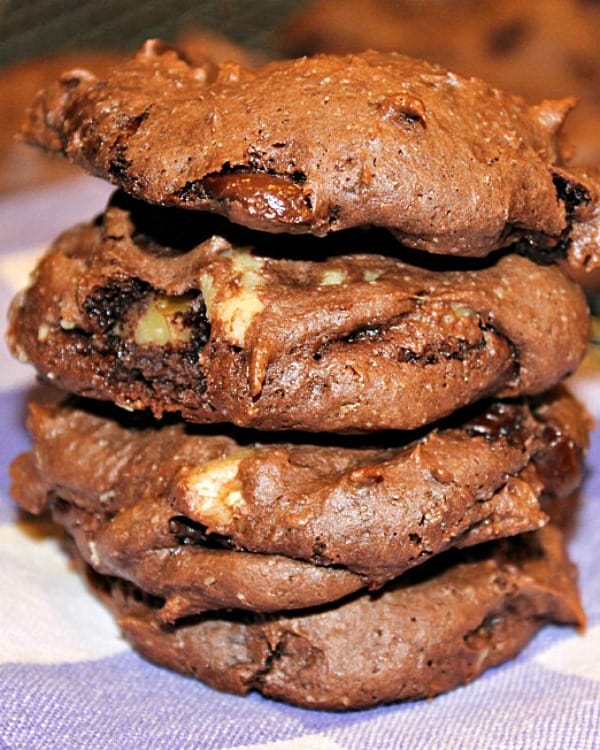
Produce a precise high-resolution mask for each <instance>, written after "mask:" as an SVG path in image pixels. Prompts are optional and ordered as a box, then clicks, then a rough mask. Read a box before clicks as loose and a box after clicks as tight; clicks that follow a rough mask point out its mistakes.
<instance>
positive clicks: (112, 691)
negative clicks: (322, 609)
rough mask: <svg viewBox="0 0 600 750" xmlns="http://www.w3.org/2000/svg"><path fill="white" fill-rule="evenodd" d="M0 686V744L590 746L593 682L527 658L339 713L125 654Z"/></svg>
mask: <svg viewBox="0 0 600 750" xmlns="http://www.w3.org/2000/svg"><path fill="white" fill-rule="evenodd" d="M0 680H1V683H2V693H3V695H4V700H3V702H4V704H5V705H7V704H8V705H12V706H13V707H14V711H13V712H12V713H11V712H9V713H5V714H3V717H2V718H0V729H1V732H0V734H1V736H3V737H4V738H5V740H6V741H7V742H8V743H9V747H11V748H17V747H18V748H37V747H40V748H41V747H43V748H44V749H45V750H55V749H56V750H59V748H60V750H63V748H79V747H92V746H93V747H94V748H96V749H97V750H100V749H101V748H116V747H118V748H120V750H129V748H131V750H133V749H134V748H135V749H136V750H137V749H138V748H139V749H143V748H158V749H160V748H183V747H199V748H200V747H201V748H215V749H217V748H233V747H236V746H239V745H248V744H260V743H266V742H268V741H277V740H278V741H282V740H291V739H293V738H298V737H303V736H307V735H313V734H317V733H324V732H326V733H327V734H328V736H329V737H330V738H331V739H334V740H335V742H336V743H338V744H339V746H340V747H342V748H358V747H360V748H378V749H380V748H386V747H390V748H391V747H401V748H404V747H406V748H411V750H416V749H417V748H431V747H434V746H435V745H436V744H437V743H438V742H440V741H442V740H443V742H442V746H443V747H444V748H459V747H460V748H464V750H468V749H469V748H472V749H473V750H475V749H476V750H487V749H489V750H492V749H494V750H496V748H525V747H527V748H544V749H545V750H550V749H551V748H556V749H557V750H558V749H559V748H560V750H563V748H578V749H581V750H582V749H583V748H586V747H589V748H590V749H591V748H592V747H594V745H593V740H594V737H595V738H596V739H600V737H599V735H598V734H597V732H596V733H595V731H594V727H595V726H596V730H597V724H595V718H597V716H596V714H595V711H596V708H595V707H596V706H597V701H598V698H599V697H600V696H599V692H600V687H599V685H598V684H597V683H594V682H592V681H590V680H585V679H582V678H578V677H571V676H568V675H566V676H565V675H558V674H554V673H553V672H551V671H550V670H547V669H545V668H543V667H541V666H539V665H537V664H535V663H532V662H531V661H529V660H528V659H520V660H519V662H518V663H513V664H512V665H509V666H506V667H500V668H498V669H495V670H492V671H490V672H488V673H487V674H486V675H484V676H483V677H482V678H480V679H479V680H478V682H477V683H476V684H475V685H471V686H468V687H466V688H461V689H458V690H455V691H454V692H452V693H449V694H447V695H443V696H438V697H437V698H435V699H434V700H432V701H429V702H419V703H409V704H404V705H397V706H388V707H382V708H379V709H374V710H371V711H358V712H353V713H348V714H340V713H334V712H331V713H330V712H316V711H308V710H304V709H298V708H293V707H290V706H285V705H283V704H277V703H273V702H271V701H268V700H266V699H263V698H261V697H260V696H257V695H252V696H250V697H246V698H239V697H236V696H230V695H225V694H221V693H218V692H216V691H214V690H210V689H208V688H206V687H204V686H202V685H200V684H199V683H196V682H194V681H192V680H189V679H186V678H182V677H179V676H178V675H174V674H172V673H170V672H167V671H166V670H162V669H158V668H156V667H154V666H153V665H151V664H147V663H145V662H143V661H142V660H141V659H139V658H138V657H137V656H135V655H133V654H125V655H122V656H118V657H113V658H109V659H104V660H99V661H95V662H88V663H82V664H66V665H56V666H44V667H41V666H18V665H15V666H3V667H0ZM595 701H596V703H595ZM50 727H51V728H52V731H51V733H50V732H48V731H47V730H48V728H50ZM92 738H93V742H92V741H91V740H92ZM561 743H562V744H561Z"/></svg>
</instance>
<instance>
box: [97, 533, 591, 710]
mask: <svg viewBox="0 0 600 750" xmlns="http://www.w3.org/2000/svg"><path fill="white" fill-rule="evenodd" d="M90 581H91V582H92V586H93V587H94V588H95V590H96V592H97V593H98V594H99V595H100V597H101V598H102V599H103V600H104V601H105V602H106V603H107V604H108V606H109V607H111V608H112V609H113V611H114V612H115V614H116V617H117V620H118V623H119V625H120V627H121V630H122V631H123V633H124V635H125V636H126V638H127V639H128V640H129V641H130V642H131V643H132V644H133V646H134V647H135V648H137V649H138V650H139V651H140V652H141V653H142V654H143V655H144V656H145V657H147V658H148V659H151V660H152V661H155V662H157V663H158V664H162V665H164V666H167V667H170V668H171V669H175V670H177V671H179V672H183V673H184V674H188V675H193V676H194V677H196V678H198V679H200V680H202V681H204V682H206V683H208V684H209V685H211V686H213V687H216V688H218V689H220V690H226V691H229V692H233V693H241V694H244V693H247V692H249V691H250V690H258V691H260V692H261V693H263V694H264V695H267V696H271V697H273V698H276V699H278V700H283V701H287V702H290V703H295V704H298V705H300V706H306V707H308V708H325V709H350V708H364V707H367V706H372V705H375V704H377V703H388V702H392V701H398V700H406V699H415V698H421V697H429V696H433V695H436V694H438V693H441V692H444V691H446V690H450V689H451V688H453V687H456V686H458V685H462V684H465V683H467V682H470V681H471V680H473V679H474V678H475V677H477V675H479V674H481V673H482V672H483V671H484V670H486V669H488V668H489V667H493V666H496V665H497V664H500V663H501V662H503V661H506V660H507V659H510V658H512V657H514V656H516V654H517V653H518V652H519V651H520V650H521V649H522V648H523V647H524V646H525V644H526V643H527V642H528V641H529V639H530V638H531V637H532V636H533V635H534V634H535V633H536V632H537V631H538V630H539V629H540V628H541V627H542V626H543V625H544V624H545V623H548V622H556V623H564V624H572V625H582V624H583V622H584V619H585V617H584V614H583V611H582V609H581V604H580V601H579V596H578V593H577V588H576V584H575V571H574V566H573V565H572V564H571V563H570V562H569V560H568V558H567V557H566V554H565V552H564V549H563V543H562V536H561V533H560V531H558V529H556V528H555V527H552V526H547V527H546V528H544V529H542V530H541V531H539V532H535V533H534V534H528V535H522V536H519V537H513V538H512V539H510V540H506V541H503V542H499V543H498V542H497V543H492V544H490V545H480V546H479V547H477V548H472V549H471V550H468V551H464V550H463V551H462V552H461V553H459V554H456V555H455V556H450V557H449V556H447V555H444V556H441V557H438V558H436V559H435V560H433V561H431V563H428V564H427V566H423V567H422V568H419V569H418V570H416V571H415V572H414V574H409V575H408V576H406V577H403V578H402V579H400V581H397V582H395V583H393V584H391V585H389V586H388V587H387V588H386V589H384V590H383V591H382V592H378V593H377V594H376V595H371V594H365V593H363V594H362V595H358V596H354V597H352V598H349V599H346V600H344V601H342V602H341V603H339V604H337V605H333V606H330V607H325V608H321V609H315V610H312V611H311V610H308V611H306V612H304V613H302V612H299V613H289V614H276V615H266V616H265V615H260V616H256V615H248V614H247V613H245V614H240V613H236V612H233V613H231V614H225V613H219V614H214V615H213V614H208V615H201V616H199V617H197V618H189V619H186V620H183V621H180V622H179V623H176V624H175V625H171V626H169V625H165V624H164V623H163V622H162V621H161V619H160V616H159V614H158V613H159V612H160V601H156V600H153V599H152V598H148V597H145V596H144V594H143V592H140V591H136V590H132V589H131V586H130V585H128V584H125V583H123V582H122V581H119V580H118V579H114V578H112V579H111V578H108V577H100V576H97V575H94V574H93V573H90Z"/></svg>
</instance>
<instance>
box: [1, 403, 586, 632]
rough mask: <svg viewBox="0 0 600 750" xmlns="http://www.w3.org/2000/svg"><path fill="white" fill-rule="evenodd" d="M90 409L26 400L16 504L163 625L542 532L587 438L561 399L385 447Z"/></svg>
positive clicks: (309, 598)
mask: <svg viewBox="0 0 600 750" xmlns="http://www.w3.org/2000/svg"><path fill="white" fill-rule="evenodd" d="M94 408H96V409H97V408H98V407H97V405H93V404H88V405H87V407H84V406H82V405H77V404H68V403H67V404H64V405H61V406H42V405H37V406H36V405H33V406H32V407H31V411H30V417H29V429H30V432H31V434H32V438H33V450H32V451H31V453H28V454H24V455H23V456H21V457H20V458H19V459H17V460H16V461H15V463H14V465H13V469H12V475H13V488H14V489H13V494H14V495H15V497H16V498H17V500H18V501H19V503H20V504H21V506H22V507H24V508H25V509H26V510H29V511H31V512H35V513H40V512H42V511H45V510H47V509H51V510H52V514H53V516H54V518H55V520H56V521H57V522H58V523H59V524H60V525H62V526H64V527H65V528H66V529H67V530H68V532H69V533H70V534H71V535H72V536H73V537H74V539H75V542H76V544H77V547H78V548H79V552H80V553H81V555H82V556H83V557H84V559H85V560H86V561H87V562H88V563H89V564H91V565H92V566H93V567H94V569H95V570H97V571H98V572H100V573H103V574H108V575H114V576H118V577H120V578H125V579H127V580H129V581H131V582H133V583H135V584H136V585H138V586H139V587H140V588H142V589H143V590H144V591H146V592H148V593H150V594H153V595H155V596H160V597H162V598H163V599H165V600H166V604H165V606H164V607H163V609H162V610H161V616H163V617H165V618H168V619H170V620H174V619H177V618H180V617H182V616H184V615H185V616H187V615H191V614H197V613H199V612H202V611H203V610H207V609H222V608H240V609H250V610H256V611H277V610H285V609H299V608H302V607H309V606H313V605H316V604H322V603H327V602H330V601H333V600H335V599H339V598H341V597H343V596H344V595H346V594H348V593H350V592H352V591H356V590H358V589H360V588H363V587H366V586H369V587H370V588H375V587H378V586H380V585H382V584H383V583H385V582H386V581H388V580H390V579H392V578H395V577H396V576H398V575H400V574H401V573H403V572H404V571H406V570H407V569H409V568H412V567H414V566H417V565H420V564H421V563H423V562H424V561H426V560H428V559H429V558H431V557H433V556H435V555H437V554H439V553H440V552H442V551H444V550H446V549H448V548H450V547H454V546H458V547H465V546H471V545H474V544H478V543H481V542H486V541H489V540H492V539H496V538H499V537H503V536H510V535H514V534H518V533H521V532H524V531H530V530H532V529H537V528H539V527H540V526H542V525H543V524H544V523H545V522H546V521H547V517H546V515H545V513H544V511H543V510H542V508H541V507H540V503H543V502H544V501H551V500H554V501H556V500H564V499H565V498H566V497H567V496H568V495H569V494H570V493H571V492H572V491H573V490H574V489H575V488H576V487H577V485H578V484H579V481H580V478H581V473H582V462H583V455H584V453H585V451H586V448H587V441H588V429H589V422H588V418H587V416H586V414H585V412H584V410H583V409H582V407H580V406H579V404H578V403H577V402H576V401H575V400H574V399H573V398H572V397H571V396H570V395H569V394H568V393H567V392H566V391H564V390H560V389H559V390H557V391H555V392H553V393H550V394H548V395H546V396H545V397H544V398H542V399H541V400H539V401H536V402H535V403H533V404H531V405H529V404H527V403H521V402H515V403H502V402H494V403H492V404H490V405H488V406H487V407H483V406H482V407H478V408H477V409H476V410H475V411H474V412H473V413H471V414H470V415H468V416H463V417H462V421H461V420H459V419H456V418H455V419H454V421H452V422H450V423H448V424H447V425H445V426H444V427H443V428H438V429H434V430H431V431H429V432H426V433H425V434H424V435H423V436H421V437H420V438H419V439H415V437H414V436H409V437H406V436H404V439H402V437H401V436H398V435H395V436H393V435H387V436H386V438H387V447H354V446H353V445H348V444H345V445H344V444H342V445H337V446H335V445H328V446H323V445H309V444H306V443H302V442H293V443H290V442H285V441H284V439H281V438H279V439H278V437H277V435H275V436H270V438H271V439H270V442H268V443H267V442H261V443H245V444H242V443H240V441H239V439H238V440H234V439H233V438H232V437H226V436H217V435H206V434H202V433H199V432H198V431H197V430H194V428H192V427H190V426H186V425H184V424H182V423H181V422H177V423H175V424H165V425H162V426H161V427H158V426H157V425H156V423H154V422H151V423H150V424H149V423H148V420H146V421H145V422H144V421H143V420H142V419H141V417H140V416H139V415H134V416H127V415H123V413H122V412H119V411H118V410H113V411H114V413H113V414H112V416H107V415H104V414H102V413H101V412H100V413H99V412H94V411H93V410H92V409H94ZM115 413H116V415H117V417H120V418H116V417H115ZM346 442H348V441H346ZM350 442H352V441H350ZM382 442H384V441H382Z"/></svg>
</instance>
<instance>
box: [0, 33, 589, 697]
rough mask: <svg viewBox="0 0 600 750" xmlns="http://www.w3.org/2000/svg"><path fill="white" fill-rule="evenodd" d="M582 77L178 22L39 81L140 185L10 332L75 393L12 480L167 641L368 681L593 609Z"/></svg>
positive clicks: (507, 651) (238, 667) (37, 427)
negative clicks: (574, 95)
mask: <svg viewBox="0 0 600 750" xmlns="http://www.w3.org/2000/svg"><path fill="white" fill-rule="evenodd" d="M570 106H571V102H569V101H566V102H564V101H562V102H544V103H543V104H541V105H539V106H536V107H531V106H528V105H526V104H525V102H524V101H523V100H521V99H519V98H516V97H512V96H510V95H508V94H505V93H502V92H500V91H498V90H494V89H491V88H489V87H488V86H486V85H485V84H483V83H482V82H481V81H479V80H476V79H463V78H460V77H458V76H456V75H454V74H451V73H448V72H447V71H445V70H443V69H442V68H439V67H436V66H433V65H429V64H427V63H424V62H421V61H416V60H412V59H410V58H407V57H403V56H400V55H396V54H378V53H374V52H370V53H365V54H362V55H358V56H352V57H334V56H320V57H316V58H303V59H299V60H296V61H288V62H279V63H271V64H269V65H266V66H265V67H263V68H260V69H259V70H257V71H254V72H251V71H248V70H245V69H242V68H240V67H239V66H235V65H229V64H225V65H220V66H216V65H214V64H212V63H211V62H210V61H208V60H207V61H206V63H205V64H203V65H201V66H199V67H198V66H196V67H193V66H191V65H190V64H189V63H188V62H187V61H186V60H185V59H184V58H183V57H182V56H181V55H180V54H178V53H177V52H176V51H175V50H173V49H170V48H167V47H165V46H164V45H162V44H160V43H157V42H148V43H147V44H146V45H145V46H144V47H143V48H142V50H141V51H140V52H139V53H138V55H137V56H136V57H135V58H134V59H133V60H131V61H130V62H128V63H126V64H124V65H122V66H121V67H119V68H116V69H115V70H114V71H113V72H112V73H110V74H109V75H108V76H107V77H106V79H105V80H98V79H97V78H95V77H94V76H93V75H92V74H90V73H88V72H86V71H84V70H75V71H72V72H70V73H66V74H64V75H63V76H62V77H61V79H60V80H59V81H57V82H56V84H55V85H54V86H53V87H51V88H49V89H48V90H46V91H44V92H42V93H41V94H40V95H39V96H38V98H37V100H36V102H35V103H34V105H33V107H32V109H31V112H30V115H29V120H28V123H27V124H26V127H25V131H24V133H25V137H26V139H27V140H28V141H30V142H32V143H34V144H37V145H38V146H40V147H42V148H43V149H45V150H47V151H51V152H61V153H63V154H65V155H66V156H67V157H68V158H69V159H70V160H72V161H73V162H75V163H77V164H79V165H81V166H83V167H84V168H85V169H87V170H88V171H90V172H91V173H93V174H95V175H99V176H101V177H104V178H105V179H107V180H110V181H111V182H113V183H115V184H116V185H117V186H118V188H119V189H118V191H117V192H116V193H115V194H114V195H113V197H112V199H111V200H110V203H109V205H108V207H107V209H106V211H105V213H104V214H103V215H102V216H100V217H99V218H98V219H97V220H96V221H94V222H93V223H90V224H87V225H81V226H77V227H75V228H72V229H69V230H67V231H66V232H65V233H64V234H63V235H62V236H61V237H59V238H58V240H57V241H56V242H55V244H54V246H53V247H52V248H51V249H50V251H49V252H48V254H47V255H46V257H45V258H44V259H43V260H42V261H41V263H40V265H39V267H38V269H37V270H36V272H35V274H34V278H33V280H32V283H31V286H30V287H29V288H28V289H27V290H25V291H24V292H23V293H22V294H21V295H20V296H19V297H18V298H17V299H16V300H15V302H14V304H13V306H12V310H11V321H10V331H9V340H10V344H11V346H12V350H13V352H14V354H15V355H16V356H17V357H18V358H19V359H21V360H23V361H31V362H32V363H33V364H34V366H35V367H36V369H37V371H38V372H39V373H40V375H41V376H42V377H43V378H45V379H46V380H47V381H49V382H51V383H53V384H55V385H56V386H58V387H59V388H61V389H63V390H65V391H70V392H72V394H77V396H71V397H69V398H68V399H67V400H66V401H65V402H64V403H62V404H60V405H54V406H49V405H32V407H31V411H30V417H29V429H30V431H31V434H32V438H33V443H34V447H33V450H32V451H31V452H30V453H28V454H25V455H23V456H20V457H19V458H18V459H16V461H15V462H14V464H13V487H14V494H15V497H16V498H17V500H18V502H19V503H20V504H21V505H22V507H24V508H26V509H27V510H29V511H31V512H34V513H41V512H43V511H46V510H50V511H51V512H52V515H53V517H54V518H55V520H56V521H57V522H58V523H59V524H60V525H61V526H63V527H64V528H65V529H66V531H67V532H68V536H69V539H70V540H71V541H72V549H73V554H74V555H75V556H76V558H78V559H79V561H80V564H81V568H82V569H83V570H85V571H86V572H87V575H88V578H89V581H90V583H91V585H92V586H93V587H94V589H95V590H96V591H97V592H98V594H99V595H100V596H101V597H102V598H103V599H104V600H105V601H106V602H107V603H108V605H109V606H110V607H111V608H112V609H113V610H114V611H115V613H116V616H117V618H118V621H119V624H120V627H121V628H122V631H123V633H124V634H125V636H126V637H127V638H128V639H129V640H130V641H131V642H132V643H133V644H134V646H135V647H136V648H137V649H139V651H140V652H141V653H142V654H144V655H145V656H147V657H148V658H150V659H152V660H154V661H156V662H158V663H160V664H164V665H167V666H169V667H172V668H174V669H177V670H179V671H181V672H184V673H186V674H192V675H194V676H196V677H198V678H199V679H201V680H203V681H205V682H206V683H208V684H210V685H213V686H215V687H217V688H220V689H223V690H228V691H232V692H236V693H246V692H248V691H249V690H253V689H256V690H259V691H261V692H262V693H264V694H265V695H269V696H272V697H275V698H278V699H281V700H286V701H290V702H293V703H296V704H299V705H303V706H309V707H321V708H333V709H341V708H356V707H364V706H369V705H373V704H376V703H379V702H389V701H395V700H400V699H409V698H417V697H421V696H431V695H434V694H436V693H439V692H441V691H445V690H448V689H450V688H452V687H454V686H456V685H459V684H463V683H465V682H468V681H470V680H471V679H473V678H474V677H475V676H477V675H478V674H479V673H481V672H482V671H483V670H485V669H486V668H488V667H490V666H493V665H496V664H498V663H500V662H502V661H503V660H506V659H508V658H511V657H513V656H514V655H515V654H516V653H518V651H519V650H520V649H521V648H522V647H523V646H524V645H525V643H527V641H528V640H529V639H530V638H531V636H532V635H533V634H534V633H535V632H536V631H537V630H538V629H539V628H540V627H541V626H542V625H543V624H544V623H545V622H549V621H553V622H559V623H571V624H576V625H581V624H582V623H583V620H584V615H583V613H582V610H581V606H580V602H579V598H578V594H577V589H576V585H575V580H574V579H575V575H574V568H573V566H572V564H571V563H570V562H569V561H568V559H567V557H566V555H565V552H564V549H563V541H562V537H561V531H560V529H559V527H558V525H557V524H554V523H548V520H549V515H551V513H552V512H553V509H554V510H555V509H556V508H559V512H558V513H557V514H556V515H558V516H560V515H561V513H560V508H561V507H563V508H564V506H565V504H566V498H567V497H568V496H569V495H570V494H571V493H572V492H573V490H574V489H575V488H576V487H577V486H578V483H579V481H580V477H581V474H582V464H583V456H584V454H585V450H586V447H587V441H588V430H589V422H588V418H587V416H586V414H585V412H584V411H583V409H582V408H581V407H580V406H579V405H578V404H577V403H576V401H575V400H574V399H573V398H572V397H571V396H570V395H569V394H568V393H567V392H566V391H565V390H564V389H563V387H562V386H559V385H557V384H558V383H559V382H560V381H561V380H562V379H564V378H565V377H566V376H567V375H568V374H570V373H571V372H573V370H574V369H575V368H576V367H577V365H578V363H579V361H580V360H581V358H582V356H583V354H584V351H585V348H586V343H587V338H588V332H589V330H588V329H589V318H588V311H587V308H586V305H585V301H584V298H583V296H582V293H581V291H580V290H579V288H578V287H577V286H576V285H575V284H574V283H573V282H572V281H570V280H569V279H568V278H567V277H566V275H565V274H564V273H563V271H562V270H561V268H560V267H559V265H557V264H555V263H553V262H552V261H553V260H555V259H559V258H566V261H567V262H570V263H572V264H574V265H579V266H587V267H593V266H595V265H598V263H599V259H600V253H599V250H598V245H597V238H598V235H599V231H598V214H599V210H598V199H597V195H598V184H599V183H598V179H597V177H595V176H594V175H592V174H590V173H589V172H588V171H586V170H584V169H574V168H570V167H568V166H567V165H566V164H563V161H562V157H561V153H560V150H559V146H558V140H557V139H558V135H559V131H560V127H561V124H562V121H563V119H564V117H565V115H566V113H567V111H568V109H569V108H570ZM542 261H543V263H542ZM117 407H121V408H117ZM209 423H212V424H209Z"/></svg>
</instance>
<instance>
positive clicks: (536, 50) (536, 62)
mask: <svg viewBox="0 0 600 750" xmlns="http://www.w3.org/2000/svg"><path fill="white" fill-rule="evenodd" d="M357 19H360V23H357V22H356V20H357ZM599 33H600V5H598V3H594V2H586V0H531V1H530V2H528V3H522V2H518V0H359V1H358V2H356V3H353V4H352V13H349V12H348V4H347V3H345V2H344V0H316V1H315V2H312V3H309V4H308V5H306V6H305V7H304V8H303V9H302V10H301V11H300V13H298V14H297V15H296V16H295V17H294V18H293V19H292V20H291V22H290V23H289V25H288V26H287V27H286V29H285V30H284V32H283V34H282V39H283V41H282V44H283V47H284V52H285V53H286V54H289V55H290V56H297V55H302V54H314V53H316V52H333V53H338V54H340V53H346V52H361V51H363V50H365V49H377V50H380V51H399V52H403V53H406V54H409V55H412V56H415V57H423V58H425V59H427V60H430V61H432V62H437V63H440V64H442V65H444V66H446V67H448V68H449V69H450V70H453V71H455V72H457V73H461V74H463V75H476V76H479V77H481V78H483V79H484V80H486V81H489V82H490V83H492V84H494V85H496V86H498V87H500V88H503V89H506V90H508V91H512V92H514V93H518V94H521V95H522V96H524V97H525V98H527V99H529V100H530V101H532V102H533V101H540V100H541V99H543V98H546V97H551V98H554V97H562V96H569V95H573V94H574V95H576V96H577V97H578V98H579V99H580V104H579V106H578V107H577V109H576V111H575V112H574V113H573V114H572V116H571V117H570V118H569V123H568V126H567V128H566V137H567V139H568V140H569V142H572V143H574V144H576V151H577V160H578V161H580V162H582V161H583V162H588V161H594V162H596V163H599V162H600V128H599V127H598V125H597V123H600V92H599V88H598V83H599V81H600V46H599V45H598V41H597V40H598V35H599Z"/></svg>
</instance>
